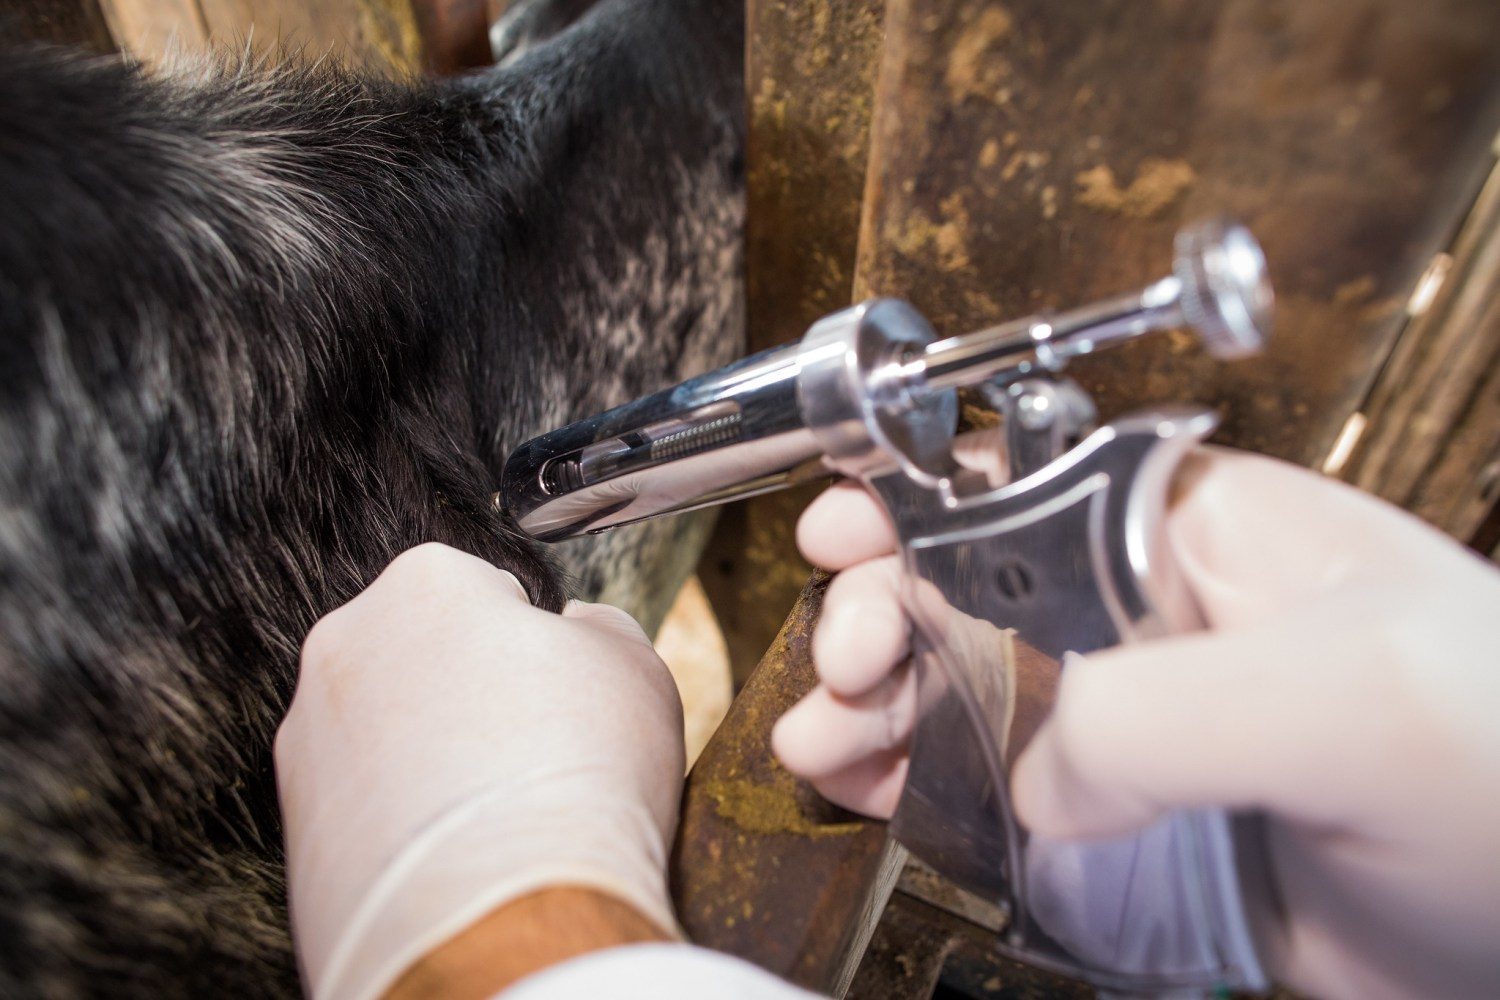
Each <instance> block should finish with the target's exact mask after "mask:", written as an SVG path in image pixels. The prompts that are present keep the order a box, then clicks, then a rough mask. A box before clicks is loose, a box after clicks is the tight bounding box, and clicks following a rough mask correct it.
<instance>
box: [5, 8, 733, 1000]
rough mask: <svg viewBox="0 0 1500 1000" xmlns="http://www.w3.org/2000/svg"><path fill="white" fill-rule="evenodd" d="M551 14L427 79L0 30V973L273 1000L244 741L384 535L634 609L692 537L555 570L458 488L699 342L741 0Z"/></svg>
mask: <svg viewBox="0 0 1500 1000" xmlns="http://www.w3.org/2000/svg"><path fill="white" fill-rule="evenodd" d="M580 7H589V5H588V4H586V3H580V2H579V0H561V2H540V3H530V4H522V5H521V7H520V9H519V10H517V11H516V12H515V14H514V15H513V20H512V21H511V22H510V23H509V24H508V25H507V26H506V28H505V30H504V31H502V32H500V33H499V34H498V36H497V37H499V38H501V39H502V40H503V41H504V44H505V45H506V46H507V47H508V48H509V50H510V51H509V52H508V54H506V58H505V59H504V61H503V62H502V64H501V65H500V66H499V67H498V68H496V69H493V70H490V71H487V72H483V73H479V74H477V75H474V76H470V77H467V78H463V79H457V80H452V81H447V82H441V83H411V82H394V81H391V80H384V79H372V78H368V77H362V76H359V75H355V74H352V73H349V72H346V71H342V70H339V69H336V68H334V67H332V66H329V65H327V64H324V65H320V66H315V67H312V68H289V69H268V68H266V67H264V66H257V65H254V64H250V65H245V64H244V62H245V61H244V60H241V61H240V62H239V63H235V62H232V61H226V62H225V63H224V64H223V65H220V66H219V67H218V68H217V69H215V70H213V71H208V70H204V71H202V72H200V73H196V74H195V75H191V76H189V75H186V74H185V73H184V72H183V71H181V70H179V71H175V72H172V73H168V74H159V75H152V74H149V73H145V72H142V71H140V70H138V69H136V68H132V67H131V66H130V65H127V64H126V63H125V62H123V61H121V60H116V59H100V58H88V57H84V56H79V55H75V54H68V53H64V52H61V51H58V50H48V49H38V48H27V47H21V46H17V45H9V46H6V47H5V48H4V49H3V50H0V995H3V996H6V997H12V996H38V997H74V996H95V995H98V996H105V995H108V996H111V997H120V996H127V997H130V996H139V997H147V996H149V997H175V996H209V995H214V996H236V997H254V996H286V995H290V994H295V993H296V991H297V981H296V973H295V969H294V963H293V958H292V952H291V947H290V943H289V938H288V931H287V925H286V918H285V911H284V903H283V896H284V885H283V881H282V878H283V873H282V862H281V846H280V836H281V835H280V830H279V825H278V819H277V812H276V798H275V789H274V785H273V779H272V771H271V761H270V746H271V738H272V734H273V732H274V730H275V728H276V725H277V723H278V721H279V719H280V717H281V715H282V712H283V709H284V708H285V706H286V703H287V700H288V698H289V696H290V693H291V689H292V685H293V679H294V672H295V668H296V663H297V649H298V646H299V644H300V642H301V640H302V637H303V636H304V635H305V634H306V632H307V630H308V629H309V627H310V626H311V625H312V623H313V622H314V620H316V619H317V618H318V617H319V616H320V615H322V614H323V613H325V612H327V611H329V610H330V609H332V608H334V607H335V606H337V605H338V604H340V603H342V602H344V601H346V600H348V599H349V598H350V597H352V596H353V595H354V594H355V593H356V592H357V591H358V590H359V589H360V588H361V587H362V586H363V585H365V584H366V583H368V582H369V581H370V580H371V579H373V578H374V576H375V575H376V574H377V573H378V572H379V570H380V569H381V568H382V567H383V566H384V565H385V564H386V563H387V562H388V561H389V560H390V559H391V558H392V557H393V556H394V555H395V554H396V553H398V552H400V551H401V550H402V549H404V548H407V547H409V546H411V545H413V544H416V543H418V542H422V541H428V540H436V541H442V542H446V543H448V544H450V545H455V546H458V547H460V548H463V549H466V550H468V551H470V552H474V553H477V554H479V555H481V556H483V557H485V558H488V559H490V560H492V561H493V562H495V563H496V564H497V565H500V566H503V567H504V568H506V569H509V570H511V571H513V572H515V573H516V574H517V575H518V576H519V577H520V578H521V579H522V580H523V581H524V582H525V583H526V585H527V587H528V588H529V589H530V591H531V594H532V596H533V598H534V600H535V601H536V602H537V603H539V604H541V605H544V606H547V607H551V608H557V607H559V606H560V605H561V603H562V602H563V600H564V599H565V597H566V596H567V595H568V593H569V591H570V590H571V591H573V592H576V593H578V594H580V596H585V597H595V596H599V595H601V593H602V594H603V595H604V596H606V597H610V598H613V599H615V600H619V601H623V602H625V603H627V604H628V605H629V606H631V608H632V610H634V611H636V612H637V613H638V614H640V615H641V616H642V617H643V618H645V619H647V620H651V619H654V618H657V617H659V615H660V614H661V612H662V610H663V608H662V603H663V599H664V598H670V595H671V591H672V589H673V583H674V582H675V581H676V580H680V578H681V576H682V574H683V573H684V572H685V570H686V566H687V565H689V564H690V562H691V560H692V557H693V549H694V543H693V538H691V537H687V536H688V535H693V534H694V533H695V532H696V531H697V529H695V528H689V527H685V526H684V525H682V524H663V525H661V526H658V527H654V528H647V529H644V530H635V531H634V532H633V533H622V534H619V535H617V536H614V537H612V538H611V539H610V540H609V541H608V542H607V547H606V546H600V545H593V546H589V545H584V546H582V547H580V548H577V549H575V550H572V551H568V550H566V549H565V550H564V553H565V554H564V559H563V562H564V563H565V564H566V570H567V572H564V571H563V570H562V569H559V568H558V567H557V566H556V565H555V564H554V563H553V562H551V561H549V558H548V555H547V554H546V553H544V552H542V551H541V550H540V549H539V548H538V546H536V545H535V544H533V543H532V542H530V541H529V540H527V539H525V538H523V537H521V536H520V535H518V533H517V532H516V530H515V529H514V528H513V527H512V526H510V525H508V524H507V523H506V522H505V520H504V518H503V516H502V515H501V514H500V513H499V512H498V511H497V508H496V506H495V503H494V498H493V493H494V489H495V485H496V483H497V482H498V474H499V470H500V467H501V464H502V462H503V460H504V457H505V455H506V453H507V450H508V449H509V448H511V447H512V446H514V445H515V444H517V443H518V442H519V441H521V440H522V439H524V438H525V437H527V436H530V435H532V434H535V433H538V432H541V431H543V430H546V429H548V428H550V427H553V426H556V425H558V424H560V423H562V422H565V421H568V420H571V419H574V418H576V417H579V416H582V415H585V414H587V413H590V412H593V411H596V410H599V409H601V408H604V407H608V406H612V405H615V404H618V403H620V402H623V401H625V400H626V399H629V398H631V397H633V396H635V395H638V394H640V393H642V392H645V391H648V390H652V389H656V388H658V387H660V386H662V385H664V384H667V383H669V382H671V381H675V380H677V379H680V378H682V377H684V376H686V375H689V374H692V373H694V372H696V371H698V370H702V369H704V368H707V367H710V366H712V365H715V364H719V363H722V362H723V361H725V360H727V359H728V358H729V357H731V356H732V355H734V354H735V353H737V351H738V348H739V340H740V336H741V326H742V315H741V313H742V298H743V295H742V287H741V283H740V275H739V267H740V229H741V217H742V197H741V190H742V174H743V160H742V155H741V151H742V128H743V126H742V121H741V117H742V93H741V91H742V84H741V72H740V64H741V45H742V35H743V27H742V17H741V13H740V11H739V9H738V6H737V4H736V3H734V2H732V0H601V2H599V3H598V4H596V5H593V6H592V7H591V8H590V9H588V10H587V11H586V12H584V13H582V14H581V15H579V16H577V19H576V20H574V21H573V22H572V23H571V24H567V25H564V24H563V23H562V22H564V21H566V20H567V19H568V18H570V17H572V16H573V15H575V14H577V13H578V12H577V8H580ZM537 669H546V665H545V664H538V665H537Z"/></svg>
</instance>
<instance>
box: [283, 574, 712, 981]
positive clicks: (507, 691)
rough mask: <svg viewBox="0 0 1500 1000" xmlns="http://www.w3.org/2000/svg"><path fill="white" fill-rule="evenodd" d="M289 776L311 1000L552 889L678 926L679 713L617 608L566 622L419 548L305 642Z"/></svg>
mask: <svg viewBox="0 0 1500 1000" xmlns="http://www.w3.org/2000/svg"><path fill="white" fill-rule="evenodd" d="M276 771H277V780H278V785H279V789H280V795H281V806H282V811H283V815H284V818H285V825H286V842H287V856H288V866H289V873H288V877H289V880H290V884H291V907H292V922H293V927H294V930H295V932H296V939H297V943H298V949H299V952H300V956H301V961H302V967H303V975H304V978H305V980H306V982H307V985H308V989H309V992H310V994H311V995H312V997H314V998H315V1000H368V998H371V997H375V996H378V995H379V994H380V993H381V992H382V991H383V990H385V989H387V988H388V987H389V986H390V985H391V984H392V983H393V981H394V980H395V979H396V978H397V977H398V976H399V975H400V974H401V972H402V971H403V970H405V969H406V968H407V967H408V966H410V965H411V964H412V963H413V962H415V961H416V960H417V959H419V958H420V957H421V956H423V955H425V954H427V953H428V952H429V951H431V950H432V949H433V948H434V947H436V946H438V945H439V944H441V943H442V942H444V941H446V940H447V939H448V938H450V937H452V936H453V935H454V934H456V933H458V932H459V931H461V930H463V929H464V928H466V927H467V926H469V925H470V924H472V923H473V922H474V921H476V920H478V919H479V918H481V917H483V916H484V915H485V914H487V913H489V912H490V911H492V910H494V909H495V908H497V907H498V906H500V905H502V904H504V903H506V902H508V901H511V900H514V899H516V898H517V897H520V896H523V895H526V894H528V893H530V892H533V891H536V890H538V889H541V888H544V887H548V886H556V885H572V886H584V887H590V888H594V889H598V890H601V891H604V892H607V893H610V894H612V895H613V896H615V897H617V898H619V899H621V900H623V901H625V902H627V903H629V904H631V905H632V906H634V907H635V908H636V909H637V910H638V911H639V912H640V913H642V914H643V915H645V916H646V917H647V918H648V919H650V920H652V921H654V922H655V923H656V924H658V925H659V926H660V927H661V928H663V929H664V930H673V929H675V927H676V924H675V922H674V920H673V917H672V910H671V905H670V903H669V902H668V897H667V890H666V880H665V875H664V871H665V862H666V857H667V847H668V845H669V843H670V841H671V835H672V831H673V829H674V827H675V825H676V822H677V805H678V799H679V796H680V793H681V782H682V772H683V748H682V708H681V705H680V703H679V701H678V697H677V691H676V688H675V687H674V686H673V684H672V679H671V677H670V676H669V675H668V673H667V669H666V667H665V666H664V665H663V664H662V662H661V660H660V659H658V658H657V656H656V654H655V652H653V650H652V648H651V644H650V642H649V640H647V638H646V636H645V634H644V633H643V632H642V631H641V629H640V626H638V625H637V624H636V623H635V622H634V621H633V620H632V619H631V618H630V617H629V616H628V615H627V614H625V613H624V612H623V611H620V610H618V609H616V608H612V607H608V606H607V605H602V604H582V603H578V602H574V603H572V604H570V605H569V606H568V607H567V609H566V610H565V611H564V612H563V613H562V614H561V615H555V614H551V613H549V612H546V611H541V610H538V609H536V608H533V607H531V605H530V604H528V603H527V600H526V594H525V591H524V590H523V589H522V587H521V585H520V584H519V583H518V582H517V581H516V579H515V577H513V576H511V575H510V574H509V573H505V572H503V571H501V570H498V569H495V568H494V567H492V566H491V565H489V564H488V563H486V562H483V561H482V560H479V559H476V558H474V557H472V556H469V555H466V554H464V553H461V552H458V551H457V550H455V549H450V548H447V547H445V546H441V545H423V546H420V547H418V548H415V549H412V550H410V551H408V552H406V553H404V554H403V555H401V556H399V557H398V558H397V559H396V560H395V561H394V562H392V563H391V565H390V566H389V567H388V568H387V569H386V570H385V572H384V573H382V574H381V576H380V578H379V579H377V580H376V581H375V582H374V583H373V584H372V585H371V586H370V587H369V588H368V589H367V590H365V591H364V592H363V593H361V594H360V595H359V596H358V597H356V598H355V599H354V600H353V601H351V602H350V603H349V604H347V605H345V606H344V607H342V608H340V609H338V610H337V611H334V612H333V613H332V614H330V615H328V616H327V617H326V618H324V619H323V620H322V621H321V622H319V623H318V625H317V627H316V628H314V629H313V631H312V633H311V634H310V635H309V636H308V638H307V642H306V643H305V645H304V646H303V651H302V673H301V676H300V678H299V680H298V684H297V692H296V696H295V697H294V699H293V701H292V706H291V710H290V711H289V712H288V713H287V717H286V721H285V722H283V723H282V727H281V730H280V732H279V733H278V734H277V739H276Z"/></svg>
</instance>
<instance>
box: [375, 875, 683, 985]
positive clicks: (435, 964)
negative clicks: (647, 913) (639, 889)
mask: <svg viewBox="0 0 1500 1000" xmlns="http://www.w3.org/2000/svg"><path fill="white" fill-rule="evenodd" d="M670 940H672V938H671V936H670V935H669V934H667V933H666V932H665V931H664V930H662V929H661V928H658V927H657V926H655V925H654V924H653V923H652V922H651V921H649V920H647V919H646V918H645V917H643V916H642V915H641V914H640V913H638V912H637V911H636V910H635V909H634V908H633V907H631V906H630V905H628V904H626V903H623V902H621V901H619V900H617V899H615V898H614V897H613V896H609V895H607V894H605V893H602V892H599V891H597V890H595V889H587V888H581V887H575V886H556V887H553V888H548V889H543V890H541V891H540V892H535V893H532V894H531V895H529V896H522V897H521V898H520V899H517V900H515V901H514V902H512V903H508V904H506V905H504V906H501V907H500V908H498V909H496V910H493V911H491V912H490V913H489V914H488V915H487V916H485V917H483V918H482V919H480V920H479V921H478V922H477V923H475V924H473V925H471V926H470V927H469V928H468V929H467V930H464V931H463V932H462V933H460V934H458V935H457V936H456V937H453V938H451V939H449V940H448V941H447V943H445V944H443V945H442V946H441V947H439V948H438V949H437V950H436V951H433V952H431V953H430V954H428V955H426V956H424V957H423V958H422V959H421V960H420V961H418V962H417V964H416V965H414V966H412V967H411V968H410V969H408V970H407V971H406V972H405V973H404V974H403V975H402V976H401V978H400V979H398V980H397V981H396V984H395V985H394V986H393V987H392V988H391V989H390V990H389V991H388V992H387V993H386V994H385V1000H436V998H442V1000H468V998H473V1000H484V998H487V997H492V996H494V995H495V994H496V993H498V992H499V991H501V990H503V989H505V988H506V987H507V986H510V985H511V984H512V983H514V982H516V981H517V980H519V979H521V978H523V977H525V976H528V975H530V974H531V973H533V972H538V971H540V970H542V969H544V968H546V967H547V966H550V965H555V964H556V963H558V962H564V961H567V960H568V959H570V958H576V957H577V956H579V955H583V954H586V953H588V952H591V951H598V950H600V949H603V948H613V947H615V946H617V945H623V944H637V943H642V942H647V941H670Z"/></svg>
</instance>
